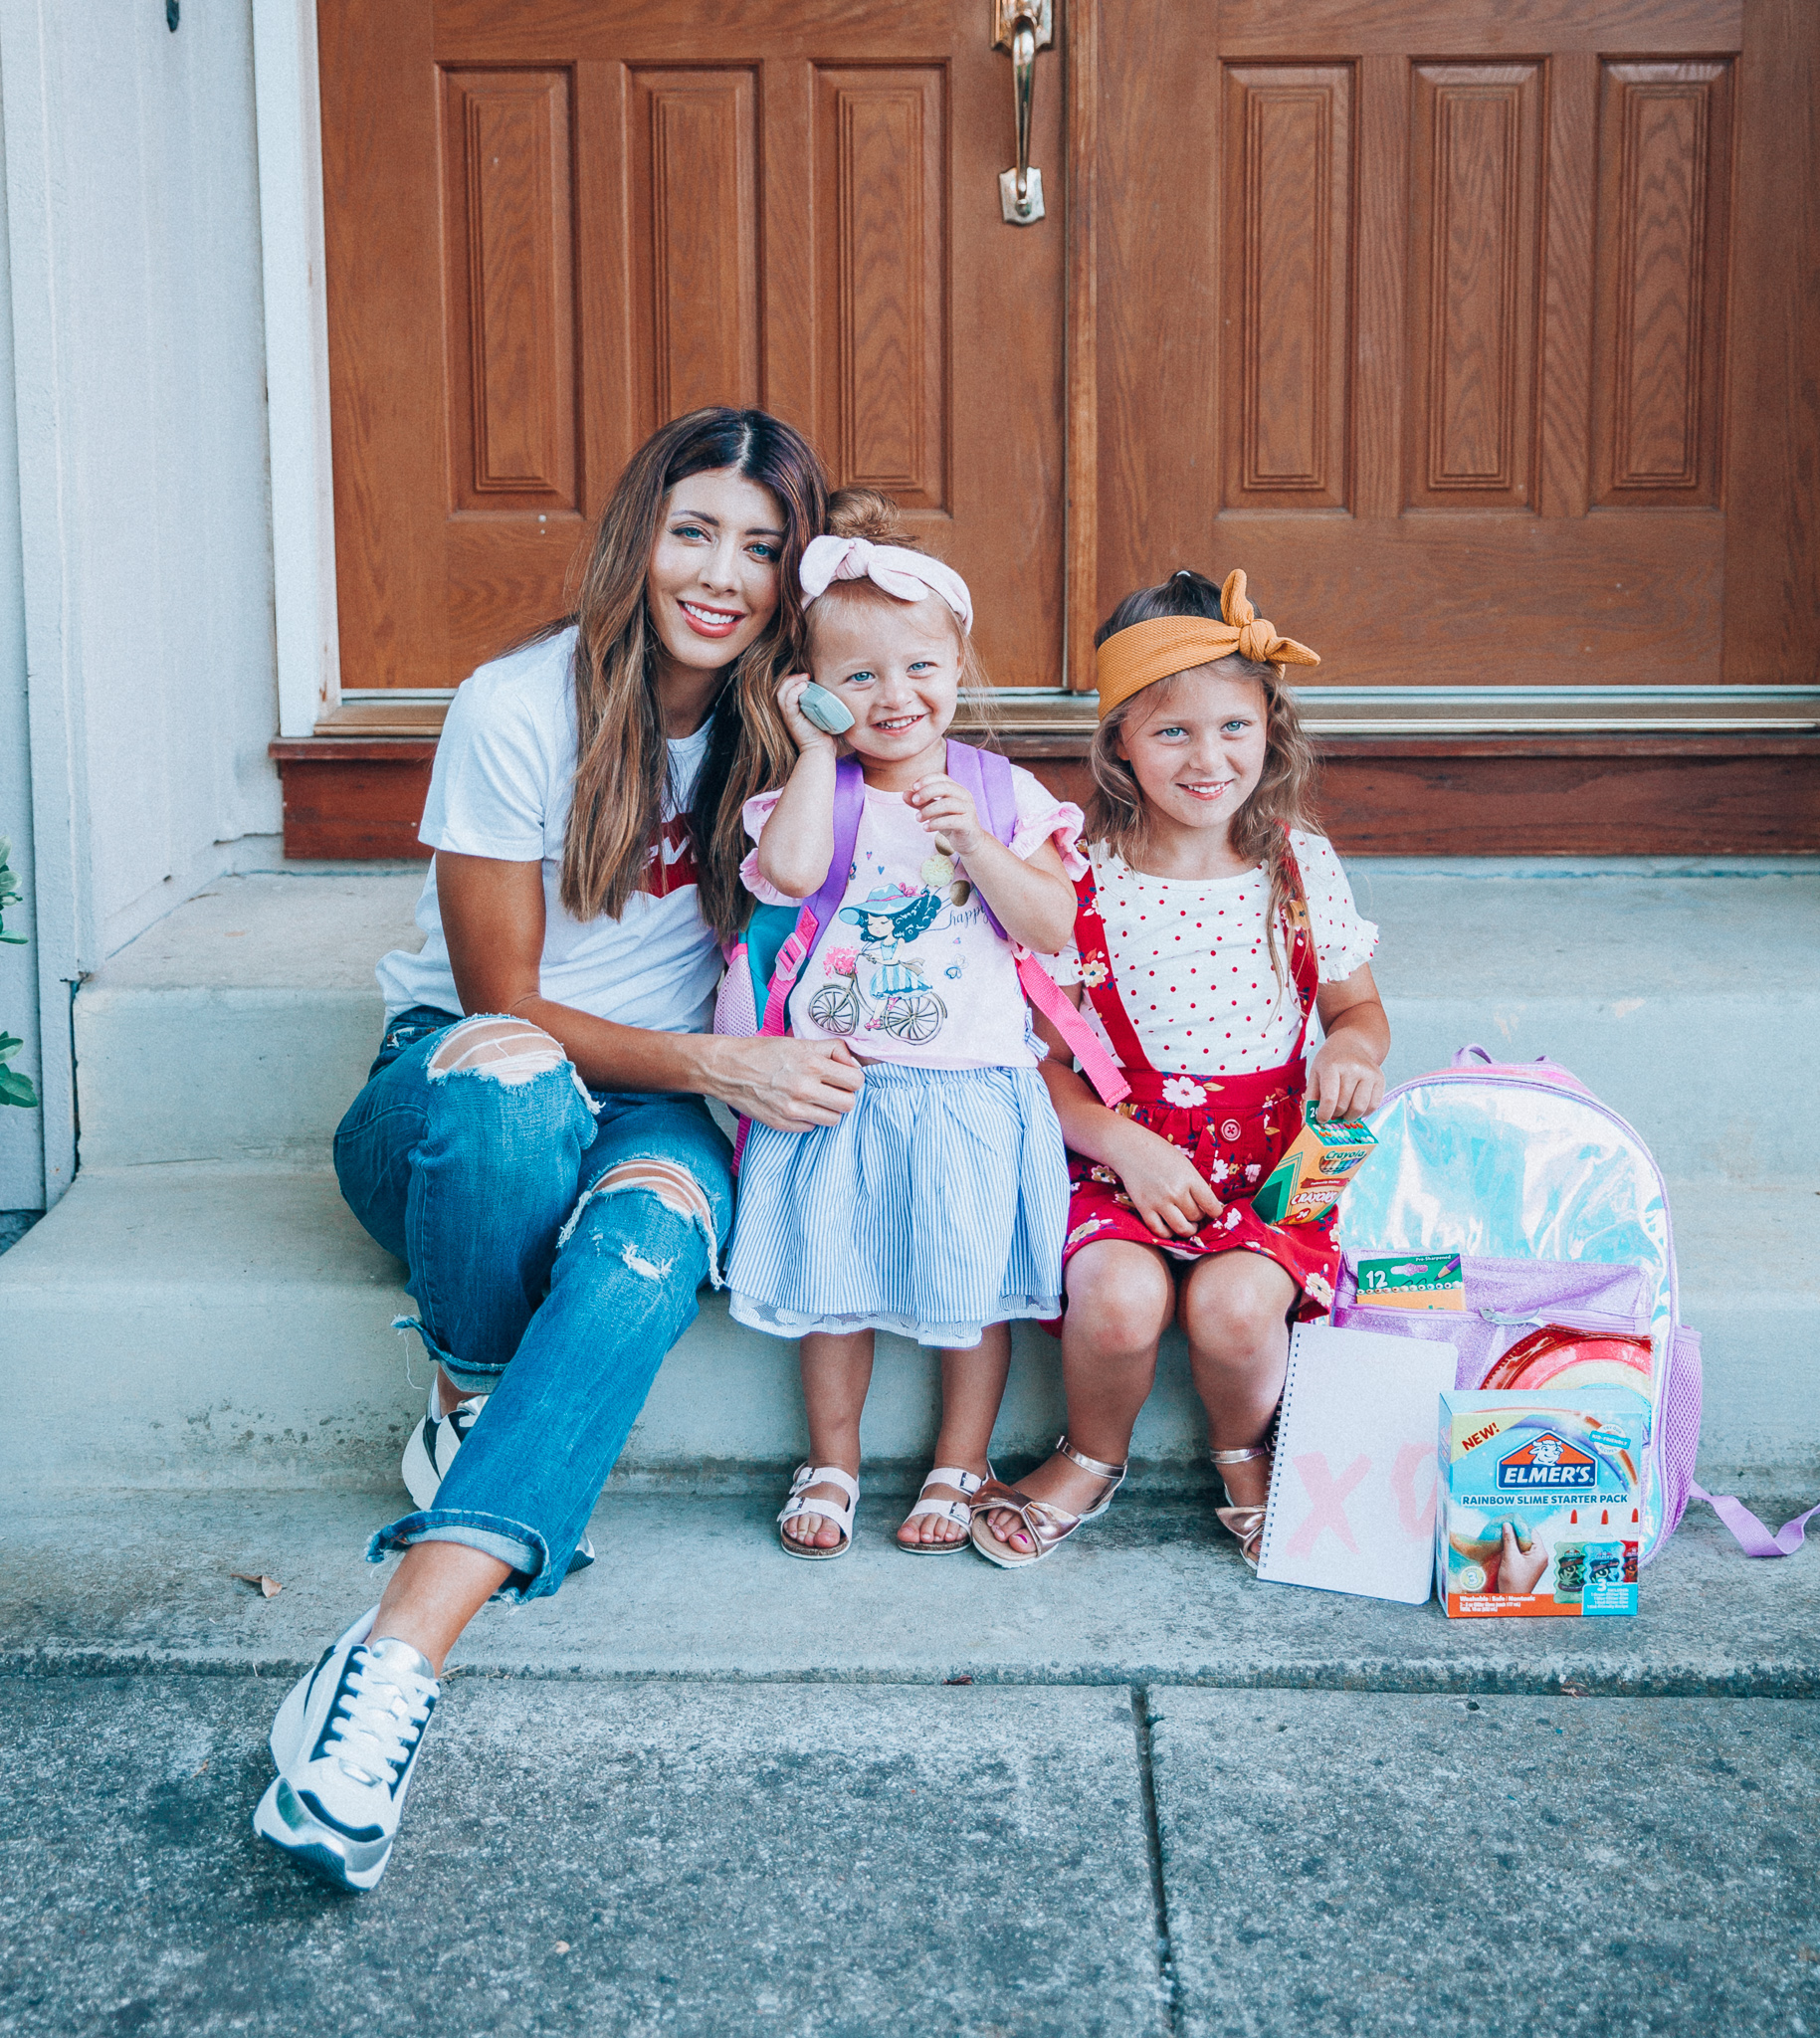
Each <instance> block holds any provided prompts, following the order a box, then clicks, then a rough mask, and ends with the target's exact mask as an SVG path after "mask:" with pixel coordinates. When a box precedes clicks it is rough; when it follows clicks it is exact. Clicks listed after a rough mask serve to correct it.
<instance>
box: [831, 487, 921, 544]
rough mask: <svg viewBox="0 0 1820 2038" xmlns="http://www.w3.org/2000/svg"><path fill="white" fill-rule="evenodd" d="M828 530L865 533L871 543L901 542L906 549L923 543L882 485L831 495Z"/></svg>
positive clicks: (835, 534)
mask: <svg viewBox="0 0 1820 2038" xmlns="http://www.w3.org/2000/svg"><path fill="white" fill-rule="evenodd" d="M828 530H829V534H830V535H831V536H833V537H863V538H865V539H866V541H867V542H868V543H869V544H875V545H898V546H901V547H902V548H903V549H905V550H906V551H911V552H919V551H920V550H921V549H922V547H921V545H920V544H918V543H917V541H916V535H915V533H914V532H913V531H912V530H911V529H910V525H909V524H907V523H906V522H905V521H904V519H903V517H902V516H901V515H900V514H899V513H898V506H897V504H896V503H894V502H893V501H892V499H891V498H890V497H889V496H888V495H886V494H884V493H883V491H881V490H879V489H841V490H838V491H837V492H836V493H835V494H834V496H832V497H831V498H830V499H829V503H828Z"/></svg>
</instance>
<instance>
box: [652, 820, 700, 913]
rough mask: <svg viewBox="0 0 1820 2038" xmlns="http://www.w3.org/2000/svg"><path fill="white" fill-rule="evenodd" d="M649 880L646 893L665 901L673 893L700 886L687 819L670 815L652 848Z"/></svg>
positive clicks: (694, 851)
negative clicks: (696, 885)
mask: <svg viewBox="0 0 1820 2038" xmlns="http://www.w3.org/2000/svg"><path fill="white" fill-rule="evenodd" d="M649 870H650V877H649V878H648V879H647V881H646V884H645V890H646V891H647V892H648V893H650V895H651V897H652V898H653V899H668V898H669V897H670V895H671V893H673V892H683V891H687V890H688V888H689V887H690V886H691V885H695V884H699V883H700V882H701V881H700V878H699V876H698V874H697V871H696V850H695V844H694V843H693V842H691V841H690V839H689V816H688V815H687V814H672V815H671V817H670V819H669V820H668V821H666V822H665V823H664V825H663V827H662V829H661V830H660V831H659V833H658V839H657V840H656V841H655V842H654V843H653V844H652V845H651V861H650V865H649Z"/></svg>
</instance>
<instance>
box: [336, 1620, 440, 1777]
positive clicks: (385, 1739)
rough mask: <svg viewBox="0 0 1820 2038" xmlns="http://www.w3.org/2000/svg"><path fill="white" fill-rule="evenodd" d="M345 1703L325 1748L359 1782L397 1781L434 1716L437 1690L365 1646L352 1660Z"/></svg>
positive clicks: (344, 1686) (342, 1699)
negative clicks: (432, 1713)
mask: <svg viewBox="0 0 1820 2038" xmlns="http://www.w3.org/2000/svg"><path fill="white" fill-rule="evenodd" d="M340 1703H341V1706H342V1707H343V1709H344V1711H343V1712H342V1714H341V1716H340V1717H338V1718H337V1719H335V1720H334V1721H333V1722H332V1723H331V1724H330V1726H329V1728H328V1731H327V1732H326V1733H325V1734H324V1735H323V1742H324V1751H325V1752H329V1753H332V1754H333V1755H334V1757H335V1759H336V1760H337V1761H338V1762H339V1763H340V1765H341V1769H342V1772H343V1773H344V1774H345V1775H348V1776H350V1777H352V1778H353V1780H354V1781H355V1782H356V1783H385V1784H388V1785H395V1784H396V1783H397V1780H398V1777H399V1775H400V1774H401V1773H402V1771H403V1769H404V1765H405V1763H406V1762H408V1761H409V1760H410V1758H411V1750H412V1748H413V1747H415V1746H416V1744H417V1741H418V1739H419V1737H420V1736H421V1734H422V1732H423V1729H424V1723H425V1722H426V1721H427V1720H428V1719H429V1717H430V1708H431V1706H432V1705H433V1704H434V1703H435V1694H434V1692H433V1690H432V1689H431V1688H430V1687H429V1686H427V1685H425V1683H424V1682H423V1680H422V1679H421V1678H416V1677H411V1676H410V1675H409V1674H408V1673H406V1674H404V1675H402V1676H401V1674H400V1673H399V1672H398V1671H396V1670H393V1669H390V1668H389V1667H388V1666H387V1665H385V1664H384V1663H382V1662H380V1661H379V1660H378V1659H377V1658H376V1657H374V1656H372V1655H371V1654H370V1653H368V1652H367V1651H366V1650H364V1649H362V1650H359V1651H357V1652H356V1656H355V1660H353V1661H351V1662H350V1663H349V1664H348V1667H347V1676H346V1678H345V1679H344V1680H343V1683H342V1688H341V1695H340Z"/></svg>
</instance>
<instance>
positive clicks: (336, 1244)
mask: <svg viewBox="0 0 1820 2038" xmlns="http://www.w3.org/2000/svg"><path fill="white" fill-rule="evenodd" d="M1813 1203H1814V1197H1813V1193H1812V1191H1811V1190H1808V1189H1804V1188H1803V1189H1792V1190H1791V1189H1781V1190H1775V1189H1762V1188H1740V1187H1738V1186H1736V1185H1731V1184H1723V1183H1715V1182H1711V1181H1708V1182H1694V1183H1688V1184H1684V1185H1682V1187H1681V1188H1680V1189H1679V1190H1678V1191H1677V1192H1676V1194H1675V1199H1674V1204H1675V1218H1676V1236H1677V1241H1678V1248H1679V1254H1680V1264H1681V1268H1682V1278H1683V1283H1684V1289H1685V1296H1684V1312H1685V1315H1686V1317H1687V1320H1688V1321H1689V1322H1690V1323H1692V1324H1693V1325H1695V1327H1696V1328H1698V1329H1700V1330H1701V1331H1703V1333H1704V1334H1705V1338H1706V1425H1705V1437H1704V1449H1703V1460H1702V1463H1703V1467H1704V1476H1705V1477H1706V1478H1707V1480H1708V1483H1709V1484H1713V1483H1715V1482H1718V1483H1721V1484H1730V1483H1734V1482H1737V1481H1740V1480H1742V1481H1746V1482H1747V1481H1749V1480H1751V1479H1756V1480H1759V1481H1762V1480H1767V1481H1769V1482H1771V1483H1775V1482H1781V1483H1784V1484H1788V1483H1792V1484H1794V1485H1797V1486H1798V1485H1800V1484H1801V1483H1803V1482H1805V1481H1807V1480H1809V1479H1810V1478H1814V1477H1816V1476H1820V1366H1816V1364H1815V1352H1814V1335H1813V1325H1814V1323H1815V1320H1816V1308H1817V1306H1820V1261H1817V1259H1816V1256H1815V1255H1814V1253H1813V1252H1812V1250H1811V1246H1810V1240H1811V1233H1812V1225H1813V1216H1812V1212H1813ZM402 1281H403V1269H402V1267H401V1266H400V1265H399V1263H398V1262H396V1261H395V1260H393V1259H391V1258H390V1257H389V1256H388V1255H387V1254H385V1253H383V1252H381V1251H380V1250H379V1249H378V1248H377V1247H376V1246H374V1245H373V1244H372V1242H371V1241H370V1240H369V1239H367V1237H366V1236H365V1234H364V1233H363V1232H361V1230H360V1229H359V1227H358V1225H357V1224H356V1223H355V1222H354V1220H353V1218H352V1217H351V1216H350V1215H349V1214H348V1212H347V1210H346V1208H345V1206H344V1205H343V1204H342V1202H341V1200H340V1197H339V1195H338V1193H337V1192H336V1189H335V1185H334V1181H333V1178H332V1177H331V1176H329V1175H327V1174H325V1173H321V1172H311V1171H300V1170H279V1169H271V1168H265V1169H261V1168H254V1167H250V1166H240V1167H225V1166H199V1165H194V1164H167V1165H162V1166H146V1167H136V1168H130V1169H118V1170H106V1169H98V1170H93V1171H85V1172H84V1173H83V1174H81V1175H80V1176H79V1177H78V1179H77V1181H76V1183H75V1185H74V1187H73V1188H72V1189H71V1190H70V1192H69V1194H68V1195H67V1196H66V1197H65V1198H64V1199H63V1201H62V1202H61V1203H60V1204H59V1205H58V1206H57V1208H56V1209H55V1210H54V1211H52V1213H51V1214H50V1216H49V1217H47V1218H46V1219H45V1221H44V1222H43V1223H41V1224H40V1225H38V1226H37V1227H36V1229H34V1230H33V1231H32V1232H31V1233H29V1234H28V1235H27V1237H26V1238H25V1239H24V1240H23V1241H22V1242H21V1243H20V1244H19V1245H18V1246H16V1247H14V1249H13V1250H12V1251H11V1252H10V1253H8V1254H7V1255H6V1256H5V1257H4V1258H0V1350H3V1351H4V1358H5V1366H6V1372H7V1375H8V1378H9V1392H8V1403H9V1406H8V1416H9V1419H8V1421H7V1423H6V1425H5V1426H4V1429H3V1430H0V1481H5V1482H6V1483H8V1484H11V1485H14V1486H17V1487H32V1488H33V1489H35V1490H43V1489H45V1488H47V1487H48V1488H53V1489H56V1488H65V1489H67V1488H69V1487H71V1486H80V1487H99V1488H122V1487H173V1488H183V1487H195V1488H199V1487H211V1488H220V1487H223V1486H233V1487H238V1488H248V1489H251V1488H262V1487H264V1488H286V1487H314V1486H327V1487H343V1488H369V1489H373V1490H388V1489H389V1488H390V1487H392V1486H393V1485H394V1484H395V1482H396V1476H397V1461H398V1454H399V1451H400V1449H401V1448H402V1445H403V1441H404V1437H405V1435H406V1433H407V1431H408V1429H409V1426H410V1425H411V1424H412V1423H413V1422H415V1421H416V1419H417V1417H418V1415H419V1414H420V1413H421V1411H422V1406H423V1383H424V1381H425V1380H426V1378H427V1372H426V1367H425V1363H424V1360H423V1357H422V1352H421V1348H420V1347H419V1346H418V1344H417V1341H416V1339H415V1338H414V1337H412V1338H408V1339H403V1340H401V1338H400V1337H399V1335H398V1334H397V1333H395V1332H394V1331H392V1330H391V1329H390V1328H389V1327H388V1326H389V1325H390V1323H391V1320H392V1318H393V1317H395V1316H399V1315H409V1314H412V1313H413V1305H412V1303H411V1301H410V1298H409V1296H408V1295H406V1293H405V1292H404V1289H403V1286H402ZM1015 1353H1016V1356H1015V1360H1014V1365H1013V1371H1012V1379H1011V1386H1010V1389H1009V1391H1008V1393H1007V1396H1006V1400H1005V1408H1004V1412H1003V1414H1002V1416H1001V1417H1000V1421H999V1429H998V1436H997V1443H996V1448H997V1450H998V1451H999V1453H1000V1454H1001V1455H1002V1456H1003V1457H1004V1458H1005V1459H1007V1460H1016V1459H1020V1458H1024V1459H1029V1458H1035V1457H1036V1456H1038V1455H1040V1453H1041V1452H1042V1451H1043V1450H1044V1449H1046V1448H1047V1446H1048V1444H1049V1443H1050V1441H1051V1440H1052V1439H1053V1438H1054V1436H1055V1434H1056V1432H1057V1430H1058V1429H1059V1428H1060V1427H1061V1424H1062V1398H1061V1386H1060V1377H1059V1372H1060V1368H1059V1363H1058V1352H1057V1346H1056V1343H1055V1341H1054V1339H1053V1338H1051V1337H1050V1336H1049V1335H1048V1334H1047V1333H1046V1332H1045V1331H1043V1330H1042V1329H1041V1328H1040V1327H1038V1326H1036V1325H1020V1326H1019V1327H1018V1330H1017V1335H1016V1338H1015ZM409 1373H414V1374H415V1379H416V1382H417V1384H415V1385H414V1384H412V1380H411V1378H410V1377H409V1376H408V1374H409ZM936 1387H937V1381H936V1372H935V1367H934V1364H933V1362H932V1360H931V1358H930V1356H929V1355H928V1354H927V1353H925V1352H922V1351H920V1350H918V1349H917V1348H915V1347H913V1346H910V1345H908V1344H905V1343H903V1342H901V1341H900V1340H898V1339H895V1338H885V1339H883V1340H882V1342H881V1357H880V1363H879V1366H878V1370H877V1374H876V1376H875V1384H874V1388H873V1393H872V1397H871V1400H870V1402H869V1404H868V1407H867V1411H866V1428H865V1442H866V1448H867V1452H868V1455H869V1459H870V1461H871V1462H872V1463H873V1464H874V1466H875V1468H876V1469H877V1470H878V1471H879V1472H881V1473H884V1474H890V1473H892V1472H894V1471H895V1472H897V1473H899V1474H901V1475H904V1476H908V1475H909V1474H910V1472H911V1471H912V1470H915V1471H919V1470H920V1469H921V1467H922V1466H923V1465H924V1464H925V1463H926V1459H927V1452H928V1450H929V1447H930V1445H931V1443H932V1441H933V1438H934V1433H935V1426H936V1425H935V1411H936ZM802 1443H803V1427H802V1408H801V1399H800V1394H799V1390H798V1386H797V1380H796V1360H795V1347H794V1346H793V1345H792V1344H789V1343H787V1342H785V1341H783V1340H781V1339H778V1338H773V1337H764V1336H760V1335H758V1334H757V1333H755V1332H751V1331H746V1330H743V1329H741V1328H739V1327H737V1326H735V1325H732V1324H731V1323H730V1322H729V1321H728V1318H727V1316H726V1311H725V1306H724V1303H723V1302H722V1300H721V1299H720V1298H718V1297H715V1296H711V1295H707V1294H705V1295H704V1297H703V1307H702V1316H701V1319H700V1321H699V1322H698V1323H697V1324H696V1325H695V1326H694V1327H693V1328H692V1329H691V1330H690V1332H689V1333H688V1334H687V1336H685V1338H684V1339H683V1340H682V1342H681V1343H680V1344H679V1346H678V1347H677V1349H676V1351H675V1352H674V1353H672V1355H671V1356H670V1358H669V1359H668V1360H667V1361H666V1363H665V1365H664V1367H663V1369H662V1371H661V1372H660V1373H659V1375H658V1380H657V1384H656V1387H655V1388H654V1390H653V1392H652V1395H651V1399H650V1401H649V1403H648V1404H647V1406H646V1409H645V1412H644V1414H643V1416H642V1417H641V1418H640V1420H639V1422H638V1424H637V1426H636V1427H635V1429H634V1430H633V1432H632V1437H631V1440H630V1442H629V1444H628V1446H627V1450H626V1455H625V1458H624V1460H623V1461H622V1462H623V1471H622V1476H623V1477H624V1478H625V1479H627V1480H628V1481H630V1482H632V1483H634V1484H644V1485H647V1486H653V1487H658V1488H662V1489H665V1490H670V1491H677V1492H688V1493H691V1494H700V1493H704V1492H713V1491H716V1490H733V1491H739V1490H747V1489H749V1488H750V1487H752V1486H753V1485H754V1484H755V1485H757V1486H758V1487H759V1488H761V1489H763V1490H764V1491H767V1492H768V1491H769V1489H770V1487H771V1486H772V1485H774V1484H775V1480H776V1477H777V1471H778V1468H779V1467H782V1466H787V1465H788V1464H790V1463H791V1462H792V1460H793V1459H794V1458H795V1457H796V1456H797V1455H798V1454H799V1453H800V1450H801V1448H802ZM1134 1455H1135V1457H1136V1459H1137V1461H1138V1462H1139V1463H1140V1464H1141V1465H1143V1466H1144V1467H1146V1468H1147V1472H1146V1476H1147V1477H1148V1478H1149V1479H1150V1481H1151V1483H1152V1485H1153V1487H1154V1488H1155V1489H1156V1490H1159V1491H1180V1490H1183V1489H1185V1488H1191V1489H1195V1490H1199V1489H1200V1488H1201V1487H1202V1486H1203V1485H1204V1483H1205V1480H1206V1477H1207V1475H1206V1473H1205V1470H1204V1465H1203V1457H1204V1446H1203V1433H1202V1429H1201V1423H1200V1417H1199V1411H1198V1405H1197V1403H1196V1401H1195V1399H1194V1395H1193V1391H1192V1388H1191V1386H1190V1384H1189V1381H1188V1377H1187V1368H1186V1363H1185V1358H1184V1354H1183V1352H1182V1350H1181V1348H1180V1345H1179V1342H1178V1341H1176V1340H1174V1339H1172V1340H1170V1342H1169V1343H1168V1344H1167V1345H1166V1346H1165V1352H1164V1363H1163V1367H1162V1374H1161V1378H1160V1380H1159V1383H1158V1387H1157V1391H1156V1393H1155V1394H1154V1395H1153V1396H1152V1397H1151V1400H1150V1403H1149V1405H1148V1406H1147V1407H1146V1409H1145V1410H1144V1413H1143V1417H1142V1419H1141V1421H1140V1423H1139V1426H1138V1431H1137V1435H1136V1438H1135V1442H1134Z"/></svg>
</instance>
